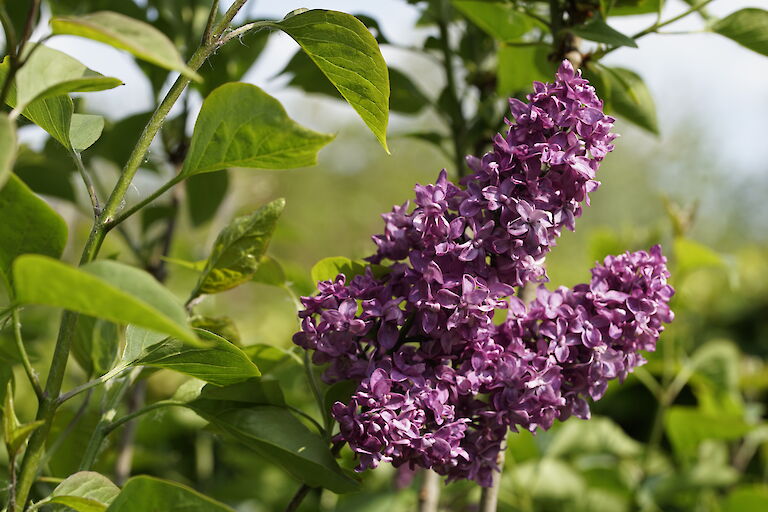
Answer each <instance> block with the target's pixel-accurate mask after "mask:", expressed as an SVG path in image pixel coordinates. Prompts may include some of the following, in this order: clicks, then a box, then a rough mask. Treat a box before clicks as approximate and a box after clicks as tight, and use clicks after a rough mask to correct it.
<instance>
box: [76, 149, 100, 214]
mask: <svg viewBox="0 0 768 512" xmlns="http://www.w3.org/2000/svg"><path fill="white" fill-rule="evenodd" d="M69 154H70V156H71V157H72V160H74V162H75V166H76V167H77V172H79V173H80V177H81V178H82V179H83V183H84V184H85V189H86V190H87V191H88V197H89V198H90V199H91V206H92V207H93V217H94V218H95V219H98V218H99V215H100V214H101V206H100V205H99V196H98V195H97V194H96V187H94V185H93V180H92V179H91V175H90V174H88V171H87V170H86V169H85V165H83V159H82V157H81V156H80V153H79V152H77V151H75V150H74V149H72V150H70V152H69Z"/></svg>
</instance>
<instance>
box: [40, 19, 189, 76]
mask: <svg viewBox="0 0 768 512" xmlns="http://www.w3.org/2000/svg"><path fill="white" fill-rule="evenodd" d="M51 29H52V30H53V33H54V34H67V35H72V36H80V37H85V38H88V39H93V40H94V41H100V42H102V43H106V44H108V45H110V46H113V47H115V48H118V49H120V50H126V51H127V52H130V53H131V54H133V55H134V56H136V57H138V58H139V59H142V60H145V61H147V62H151V63H152V64H155V65H157V66H160V67H161V68H165V69H170V70H172V71H178V72H180V73H181V74H183V75H185V76H187V77H189V78H191V79H192V80H198V81H200V80H202V79H201V78H200V75H198V74H197V73H195V71H194V70H192V69H190V68H189V67H187V65H186V64H185V63H184V59H182V58H181V55H180V54H179V51H178V50H177V49H176V46H175V45H174V44H173V43H172V42H171V40H170V39H168V37H167V36H166V35H165V34H163V33H162V32H160V31H159V30H157V29H156V28H155V27H153V26H152V25H149V24H147V23H145V22H143V21H139V20H137V19H135V18H131V17H130V16H126V15H124V14H120V13H116V12H111V11H99V12H94V13H91V14H86V15H85V16H64V17H55V18H52V19H51Z"/></svg>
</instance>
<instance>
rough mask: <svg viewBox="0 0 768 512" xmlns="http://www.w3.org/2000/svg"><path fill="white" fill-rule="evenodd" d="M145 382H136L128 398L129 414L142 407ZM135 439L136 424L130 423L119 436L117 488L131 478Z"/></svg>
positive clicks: (116, 469) (116, 470) (116, 471)
mask: <svg viewBox="0 0 768 512" xmlns="http://www.w3.org/2000/svg"><path fill="white" fill-rule="evenodd" d="M146 388H147V386H146V381H142V382H138V383H136V385H135V386H134V388H133V389H132V390H131V393H130V395H129V396H128V411H129V413H132V412H136V411H138V410H139V409H141V408H142V407H144V395H145V393H146V391H147V389H146ZM135 439H136V422H135V421H131V422H129V423H128V424H127V425H126V426H125V429H124V430H123V432H122V434H121V435H120V443H119V445H118V449H117V460H116V461H115V483H116V484H117V485H119V486H122V485H123V484H125V482H126V481H127V480H128V477H130V476H131V467H132V466H133V442H134V440H135Z"/></svg>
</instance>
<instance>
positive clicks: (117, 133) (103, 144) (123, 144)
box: [89, 112, 151, 167]
mask: <svg viewBox="0 0 768 512" xmlns="http://www.w3.org/2000/svg"><path fill="white" fill-rule="evenodd" d="M150 116H151V112H142V113H140V114H134V115H132V116H129V117H126V118H124V119H121V120H120V121H117V122H116V123H114V124H111V125H109V126H107V127H106V128H105V130H104V133H103V134H102V136H101V138H100V139H99V140H98V141H97V142H96V143H95V144H94V145H93V147H92V148H91V151H89V153H91V154H97V155H99V156H101V157H104V158H105V159H107V160H109V161H110V162H113V163H115V164H116V165H118V166H120V167H121V166H122V165H123V164H124V163H125V162H127V161H128V157H129V156H130V154H131V150H132V149H133V145H134V144H135V143H136V141H138V140H139V136H140V135H141V132H142V130H144V127H145V126H146V124H147V121H149V118H150Z"/></svg>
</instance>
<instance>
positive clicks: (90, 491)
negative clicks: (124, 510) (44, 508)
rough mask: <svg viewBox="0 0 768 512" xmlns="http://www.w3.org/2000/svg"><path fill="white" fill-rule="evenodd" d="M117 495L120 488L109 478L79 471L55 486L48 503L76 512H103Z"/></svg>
mask: <svg viewBox="0 0 768 512" xmlns="http://www.w3.org/2000/svg"><path fill="white" fill-rule="evenodd" d="M118 494H120V488H119V487H118V486H116V485H115V484H113V483H112V481H111V480H110V479H109V478H107V477H105V476H104V475H101V474H99V473H95V472H93V471H80V472H78V473H75V474H74V475H70V476H69V477H67V478H66V479H65V480H64V481H63V482H61V483H60V484H59V485H58V486H56V488H55V489H54V490H53V492H52V493H51V496H50V501H51V502H52V503H59V504H61V505H65V506H67V507H69V508H71V509H74V510H76V511H77V512H103V511H104V510H107V507H108V506H109V504H110V503H112V502H113V501H114V500H115V498H116V497H117V495H118Z"/></svg>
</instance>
